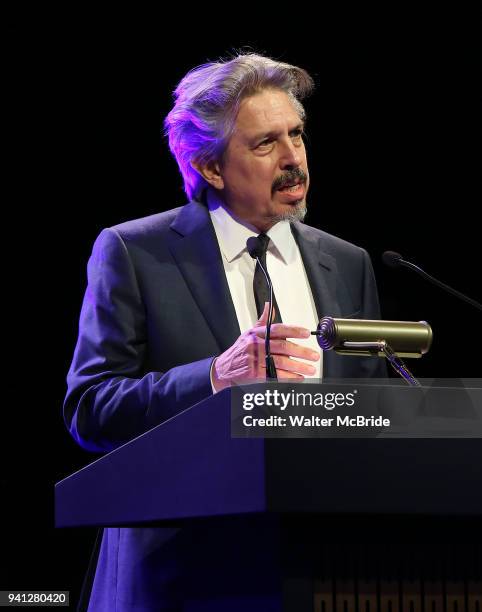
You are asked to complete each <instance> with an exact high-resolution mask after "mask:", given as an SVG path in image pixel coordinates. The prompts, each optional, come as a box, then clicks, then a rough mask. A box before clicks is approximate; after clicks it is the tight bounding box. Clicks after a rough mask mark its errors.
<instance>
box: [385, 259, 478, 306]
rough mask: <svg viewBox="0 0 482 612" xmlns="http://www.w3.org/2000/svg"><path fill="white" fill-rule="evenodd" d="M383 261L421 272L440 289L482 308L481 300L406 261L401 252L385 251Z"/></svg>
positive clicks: (397, 266) (393, 266)
mask: <svg viewBox="0 0 482 612" xmlns="http://www.w3.org/2000/svg"><path fill="white" fill-rule="evenodd" d="M382 261H383V263H384V264H385V265H387V266H389V267H390V268H400V267H403V268H409V269H410V270H413V271H414V272H416V273H417V274H419V275H420V276H421V277H422V278H425V279H426V280H428V281H429V282H431V283H432V284H434V285H436V286H437V287H440V289H443V290H444V291H447V293H450V294H452V295H454V296H455V297H458V298H459V299H460V300H462V301H464V302H466V303H467V304H470V305H471V306H474V307H475V308H477V309H478V310H482V304H479V302H476V301H475V300H473V299H472V298H470V297H468V296H466V295H464V294H463V293H461V292H460V291H457V290H456V289H453V288H452V287H450V286H449V285H446V284H445V283H443V282H442V281H439V280H438V279H436V278H434V277H433V276H431V275H430V274H427V272H425V271H424V270H422V268H419V267H418V266H416V265H415V264H413V263H411V262H410V261H406V260H405V259H403V257H402V256H401V255H400V253H396V252H395V251H385V253H383V255H382Z"/></svg>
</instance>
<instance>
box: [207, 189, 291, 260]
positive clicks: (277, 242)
mask: <svg viewBox="0 0 482 612" xmlns="http://www.w3.org/2000/svg"><path fill="white" fill-rule="evenodd" d="M207 203H208V208H209V214H210V216H211V220H212V222H213V225H214V229H215V231H216V236H217V239H218V242H219V248H220V250H221V253H222V254H223V256H224V258H225V259H226V261H228V262H232V261H233V260H234V259H236V258H237V257H239V256H240V255H242V253H243V252H244V251H246V241H247V239H248V238H251V236H257V235H258V234H259V230H257V229H256V228H255V227H253V226H252V225H250V224H249V223H246V222H245V221H242V220H241V219H239V218H237V217H235V216H234V215H233V214H232V213H231V212H230V211H229V210H228V209H227V208H226V206H225V204H224V203H223V202H222V201H221V199H220V198H219V197H217V195H216V194H215V193H213V192H212V191H211V190H209V191H208V195H207ZM266 233H267V235H268V236H269V237H270V243H269V247H268V250H269V251H270V252H271V253H272V254H273V255H275V256H277V257H280V258H281V259H282V260H283V261H284V263H286V264H289V263H291V262H292V261H293V260H294V258H295V255H296V242H295V239H294V237H293V234H292V233H291V227H290V223H289V221H279V222H278V223H276V224H275V225H274V226H273V227H272V228H271V229H270V230H268V231H267V232H266Z"/></svg>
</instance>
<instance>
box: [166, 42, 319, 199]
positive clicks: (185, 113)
mask: <svg viewBox="0 0 482 612" xmlns="http://www.w3.org/2000/svg"><path fill="white" fill-rule="evenodd" d="M313 87H314V84H313V79H312V78H311V77H310V75H309V74H308V73H307V72H306V70H303V68H298V67H297V66H291V65H290V64H285V63H283V62H278V61H275V60H272V59H270V58H268V57H264V56H262V55H257V54H255V53H246V54H240V55H238V56H236V57H234V58H233V59H231V60H227V61H218V62H210V63H208V64H203V65H201V66H198V67H197V68H194V69H193V70H191V71H190V72H188V73H187V75H186V76H185V77H184V78H183V79H182V80H181V81H180V83H179V84H178V86H177V88H176V89H175V91H174V98H175V103H174V107H173V109H172V110H171V112H170V113H169V114H168V115H167V117H166V119H165V121H164V128H165V133H166V135H167V137H168V139H169V148H170V149H171V152H172V153H173V155H174V157H175V158H176V161H177V163H178V166H179V169H180V171H181V174H182V177H183V179H184V190H185V192H186V194H187V196H188V197H189V199H192V198H196V197H199V196H200V194H201V192H202V190H203V189H204V187H205V186H206V185H207V183H206V181H205V180H204V179H203V177H202V176H201V175H200V174H199V173H198V172H197V171H196V170H195V169H194V168H193V167H192V165H191V164H192V162H193V161H196V162H197V163H200V164H207V163H209V162H211V161H218V160H220V159H221V157H222V155H223V153H224V151H225V149H226V147H227V144H228V142H229V139H230V137H231V135H232V133H233V130H234V125H235V121H236V117H237V114H238V111H239V106H240V104H241V101H242V100H243V99H244V98H247V97H249V96H252V95H254V94H256V93H259V92H260V91H262V90H264V89H279V90H282V91H285V92H286V93H287V94H288V96H289V97H290V99H291V101H292V103H293V105H294V107H295V109H296V111H297V113H298V114H299V116H300V118H301V119H303V120H304V119H305V111H304V109H303V106H302V104H301V102H300V100H302V99H303V98H304V97H305V96H307V95H308V94H310V93H311V92H312V90H313Z"/></svg>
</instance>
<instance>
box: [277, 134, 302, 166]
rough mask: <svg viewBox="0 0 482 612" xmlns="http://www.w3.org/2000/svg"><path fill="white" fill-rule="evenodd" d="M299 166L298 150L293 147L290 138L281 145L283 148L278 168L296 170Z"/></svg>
mask: <svg viewBox="0 0 482 612" xmlns="http://www.w3.org/2000/svg"><path fill="white" fill-rule="evenodd" d="M300 165H301V153H300V150H299V149H298V148H297V147H295V145H294V144H293V142H292V140H291V138H288V139H287V140H286V141H285V142H284V143H283V148H282V151H281V154H280V168H281V169H282V170H289V169H290V168H298V167H299V166H300Z"/></svg>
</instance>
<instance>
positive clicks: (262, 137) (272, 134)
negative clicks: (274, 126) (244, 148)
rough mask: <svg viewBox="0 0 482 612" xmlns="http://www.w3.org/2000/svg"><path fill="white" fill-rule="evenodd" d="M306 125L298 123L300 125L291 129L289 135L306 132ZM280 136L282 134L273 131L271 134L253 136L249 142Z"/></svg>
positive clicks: (262, 133)
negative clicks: (299, 131) (300, 131)
mask: <svg viewBox="0 0 482 612" xmlns="http://www.w3.org/2000/svg"><path fill="white" fill-rule="evenodd" d="M304 127H305V124H304V122H303V121H300V123H298V125H295V127H293V128H291V130H290V131H289V134H291V133H292V132H296V131H298V130H304ZM279 134H280V132H277V131H271V132H261V133H259V134H257V135H255V136H253V137H252V138H250V139H249V140H250V141H251V142H257V141H258V140H264V139H265V138H273V137H275V136H278V135H279Z"/></svg>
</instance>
